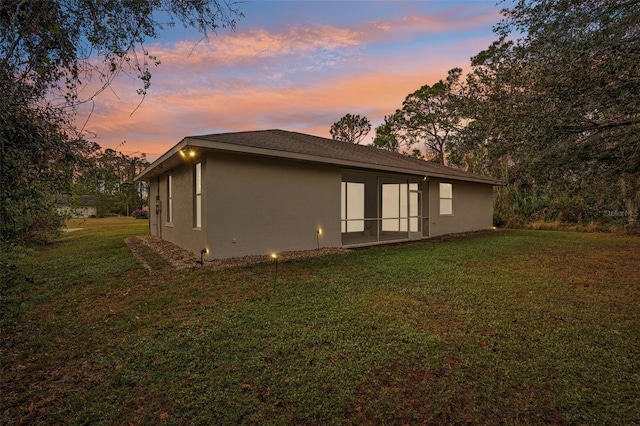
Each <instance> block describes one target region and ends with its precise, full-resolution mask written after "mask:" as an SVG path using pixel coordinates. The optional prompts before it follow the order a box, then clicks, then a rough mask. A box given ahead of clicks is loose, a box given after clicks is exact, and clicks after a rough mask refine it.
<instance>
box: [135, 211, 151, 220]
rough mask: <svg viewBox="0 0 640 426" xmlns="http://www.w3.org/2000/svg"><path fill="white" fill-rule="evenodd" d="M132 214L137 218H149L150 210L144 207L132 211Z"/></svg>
mask: <svg viewBox="0 0 640 426" xmlns="http://www.w3.org/2000/svg"><path fill="white" fill-rule="evenodd" d="M131 216H132V217H135V218H136V219H149V212H148V211H146V210H144V209H137V210H134V211H133V212H132V213H131Z"/></svg>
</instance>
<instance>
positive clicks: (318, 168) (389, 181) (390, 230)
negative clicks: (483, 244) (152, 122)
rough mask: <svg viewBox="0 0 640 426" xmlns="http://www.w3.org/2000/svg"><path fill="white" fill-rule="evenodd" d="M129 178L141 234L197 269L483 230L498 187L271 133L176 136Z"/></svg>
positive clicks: (361, 149) (373, 153)
mask: <svg viewBox="0 0 640 426" xmlns="http://www.w3.org/2000/svg"><path fill="white" fill-rule="evenodd" d="M136 180H137V181H140V180H144V181H147V182H148V184H149V205H150V217H149V231H150V233H151V234H152V235H156V236H158V237H161V238H162V239H164V240H167V241H170V242H172V243H173V244H176V245H178V246H180V247H183V248H185V249H187V250H189V251H191V252H193V253H196V254H200V253H201V252H204V253H206V257H205V259H208V260H214V259H222V258H229V257H238V256H246V255H258V254H268V253H272V252H283V251H294V250H310V249H315V248H318V247H356V246H364V245H373V244H379V243H387V242H392V241H393V242H398V241H408V240H418V239H423V238H428V237H433V236H437V235H443V234H451V233H460V232H468V231H476V230H483V229H490V228H491V227H492V219H493V186H494V185H496V184H498V182H497V181H496V180H495V179H491V178H488V177H486V176H480V175H476V174H471V173H467V172H464V171H462V170H458V169H454V168H451V167H446V166H443V165H439V164H435V163H431V162H426V161H423V160H418V159H415V158H411V157H407V156H405V155H402V154H398V153H395V152H390V151H386V150H382V149H378V148H375V147H371V146H361V145H353V144H348V143H345V142H341V141H335V140H331V139H326V138H321V137H317V136H311V135H307V134H302V133H296V132H288V131H283V130H264V131H249V132H236V133H220V134H212V135H203V136H189V137H186V138H184V139H183V140H182V141H181V142H180V143H178V144H177V145H176V146H174V147H173V148H172V149H170V150H169V151H168V152H166V153H165V154H164V155H162V156H161V157H160V158H158V159H157V160H156V161H154V162H153V163H152V164H151V165H150V166H149V167H148V168H147V169H145V170H144V171H143V172H142V173H140V175H139V176H137V177H136ZM154 206H155V207H154Z"/></svg>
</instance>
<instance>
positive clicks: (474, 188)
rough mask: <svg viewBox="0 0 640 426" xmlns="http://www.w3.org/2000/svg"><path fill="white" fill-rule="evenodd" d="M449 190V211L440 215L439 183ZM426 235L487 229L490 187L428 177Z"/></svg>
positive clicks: (488, 223) (491, 199) (491, 213)
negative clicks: (445, 184)
mask: <svg viewBox="0 0 640 426" xmlns="http://www.w3.org/2000/svg"><path fill="white" fill-rule="evenodd" d="M441 182H442V183H450V184H451V185H452V190H453V199H452V204H453V214H451V215H442V214H440V183H441ZM429 222H430V223H429V226H430V228H429V236H430V237H434V236H438V235H445V234H453V233H460V232H471V231H480V230H484V229H491V227H492V225H493V187H492V186H491V185H486V184H481V183H473V182H462V181H456V180H445V179H431V180H430V182H429Z"/></svg>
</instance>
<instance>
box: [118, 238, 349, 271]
mask: <svg viewBox="0 0 640 426" xmlns="http://www.w3.org/2000/svg"><path fill="white" fill-rule="evenodd" d="M126 242H127V245H128V246H129V248H130V250H131V252H132V253H133V254H134V255H135V256H136V257H137V258H138V259H139V260H140V261H141V262H142V263H143V264H144V265H145V266H146V267H147V268H149V269H150V270H152V271H153V270H154V269H155V268H154V266H153V264H154V263H155V264H156V265H157V262H153V261H152V260H151V259H149V255H148V254H145V253H147V252H148V250H141V247H142V246H143V247H144V248H146V249H150V250H152V251H153V252H154V254H157V255H159V256H160V257H162V258H163V259H164V260H165V261H166V262H167V263H168V264H170V265H171V266H172V267H173V268H174V269H176V270H182V269H187V268H195V267H198V268H201V267H202V268H209V269H212V270H218V269H227V268H236V267H242V266H248V265H256V264H259V263H265V262H273V259H272V258H271V257H270V256H269V255H258V256H243V257H234V258H230V259H220V260H214V261H211V262H208V261H206V260H205V262H204V264H203V265H200V264H199V263H198V261H199V260H200V257H199V256H196V255H195V254H193V253H191V252H190V251H187V250H185V249H182V248H180V247H178V246H176V245H174V244H172V243H170V242H168V241H165V240H162V239H160V238H158V237H155V236H153V235H141V236H138V237H132V238H128V239H127V241H126ZM348 252H349V250H348V249H343V248H332V247H324V248H320V249H319V250H303V251H288V252H283V253H278V262H286V261H289V260H294V259H306V258H311V257H317V256H326V255H330V254H344V253H348ZM153 257H155V256H153Z"/></svg>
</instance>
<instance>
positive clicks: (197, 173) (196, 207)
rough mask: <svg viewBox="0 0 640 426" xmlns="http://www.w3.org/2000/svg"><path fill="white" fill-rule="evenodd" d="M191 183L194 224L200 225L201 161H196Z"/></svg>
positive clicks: (198, 226) (197, 226)
mask: <svg viewBox="0 0 640 426" xmlns="http://www.w3.org/2000/svg"><path fill="white" fill-rule="evenodd" d="M193 175H194V185H193V190H194V191H193V192H194V194H193V201H194V202H193V211H194V226H195V227H196V228H200V227H202V163H196V167H195V170H194V174H193Z"/></svg>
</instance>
